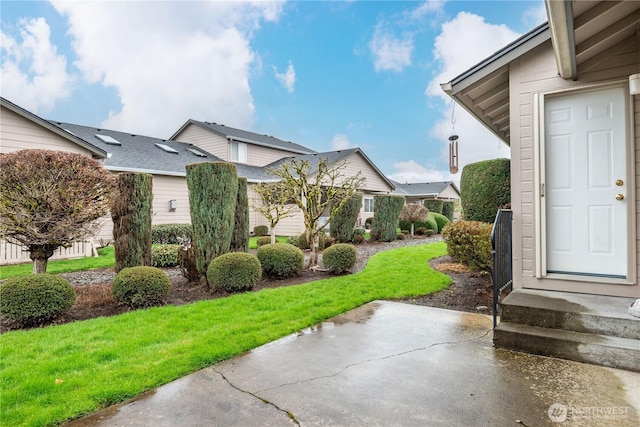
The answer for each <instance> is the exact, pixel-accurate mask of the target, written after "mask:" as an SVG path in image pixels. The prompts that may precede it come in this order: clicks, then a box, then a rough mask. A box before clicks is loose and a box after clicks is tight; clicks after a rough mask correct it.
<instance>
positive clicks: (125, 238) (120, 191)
mask: <svg viewBox="0 0 640 427" xmlns="http://www.w3.org/2000/svg"><path fill="white" fill-rule="evenodd" d="M152 182H153V176H152V175H150V174H147V173H121V174H120V175H118V176H117V178H116V183H117V193H116V196H115V197H114V198H113V203H112V204H111V219H112V220H113V240H114V247H115V252H116V266H115V271H116V273H117V272H119V271H120V270H122V269H123V268H127V267H137V266H149V265H151V207H152V203H153V191H152V185H153V184H152Z"/></svg>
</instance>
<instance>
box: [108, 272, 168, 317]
mask: <svg viewBox="0 0 640 427" xmlns="http://www.w3.org/2000/svg"><path fill="white" fill-rule="evenodd" d="M111 289H112V292H113V296H114V297H115V299H116V300H118V302H120V303H121V304H124V305H126V306H128V307H131V308H145V307H153V306H156V305H162V304H164V303H165V301H166V300H167V297H168V296H169V292H170V290H171V281H170V280H169V276H167V274H166V273H165V272H164V271H162V270H160V269H159V268H156V267H146V266H141V267H127V268H123V269H122V270H120V272H119V273H118V274H117V275H116V278H115V279H114V280H113V285H112V288H111Z"/></svg>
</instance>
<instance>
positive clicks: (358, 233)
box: [353, 227, 367, 236]
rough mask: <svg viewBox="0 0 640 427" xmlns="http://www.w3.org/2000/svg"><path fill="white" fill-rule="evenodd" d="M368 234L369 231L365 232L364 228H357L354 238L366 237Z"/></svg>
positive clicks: (354, 231) (354, 230)
mask: <svg viewBox="0 0 640 427" xmlns="http://www.w3.org/2000/svg"><path fill="white" fill-rule="evenodd" d="M366 232H367V230H365V229H364V228H362V227H356V228H354V229H353V235H354V236H364V235H365V233H366Z"/></svg>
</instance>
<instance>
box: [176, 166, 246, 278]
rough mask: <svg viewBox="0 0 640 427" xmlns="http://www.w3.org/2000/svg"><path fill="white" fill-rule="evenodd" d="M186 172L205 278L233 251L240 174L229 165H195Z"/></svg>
mask: <svg viewBox="0 0 640 427" xmlns="http://www.w3.org/2000/svg"><path fill="white" fill-rule="evenodd" d="M186 170H187V188H188V189H189V212H190V214H191V225H193V242H194V243H195V244H196V245H195V249H196V265H197V267H198V271H200V273H201V274H203V275H204V274H206V273H207V267H208V265H209V263H210V262H211V260H212V259H214V258H216V257H218V256H220V255H222V254H225V253H227V252H229V248H230V247H231V237H232V235H233V228H234V223H235V214H236V204H237V198H238V174H237V169H236V165H234V164H233V163H227V162H211V163H206V162H204V163H191V164H189V165H187V166H186Z"/></svg>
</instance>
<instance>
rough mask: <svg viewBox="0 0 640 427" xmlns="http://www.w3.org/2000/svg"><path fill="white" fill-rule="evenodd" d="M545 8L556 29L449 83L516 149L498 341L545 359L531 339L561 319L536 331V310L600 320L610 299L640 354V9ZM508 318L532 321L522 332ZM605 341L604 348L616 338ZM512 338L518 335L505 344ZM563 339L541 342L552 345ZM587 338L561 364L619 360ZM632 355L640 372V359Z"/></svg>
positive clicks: (447, 87)
mask: <svg viewBox="0 0 640 427" xmlns="http://www.w3.org/2000/svg"><path fill="white" fill-rule="evenodd" d="M545 4H546V7H547V13H548V17H549V22H548V23H546V24H543V25H541V26H539V27H537V28H535V29H533V30H532V31H531V32H529V33H527V34H525V35H524V36H522V37H521V38H520V39H518V40H516V41H515V42H513V43H511V44H509V45H508V46H506V47H505V48H503V49H502V50H500V51H498V52H496V53H495V54H493V55H492V56H491V57H489V58H487V59H486V60H484V61H482V62H481V63H479V64H477V65H476V66H474V67H472V68H470V69H469V70H467V71H465V72H464V73H462V74H461V75H459V76H458V77H456V78H454V79H453V80H451V81H450V82H449V83H446V84H443V85H442V87H443V89H444V91H445V92H446V93H447V94H449V95H450V96H451V97H453V98H454V99H455V100H456V102H458V103H459V104H460V105H461V106H463V107H464V108H465V109H466V110H467V111H469V112H470V113H471V114H473V115H474V116H475V117H476V118H477V119H478V120H479V121H480V122H481V123H483V124H484V125H485V126H486V127H487V128H488V129H489V130H490V131H491V132H493V133H494V134H495V135H496V136H497V137H498V138H500V139H501V140H502V141H504V142H505V143H506V144H508V145H510V147H511V170H512V173H511V197H512V200H511V206H512V209H513V235H512V243H513V248H512V259H513V287H514V292H512V294H511V295H509V296H508V297H507V298H506V299H505V301H504V302H503V313H502V319H501V320H502V323H501V324H500V325H499V326H498V329H497V330H496V334H495V339H497V344H498V345H505V346H514V347H515V348H520V349H524V350H528V351H534V352H543V350H536V349H534V348H533V347H534V343H535V342H537V341H538V338H539V337H540V336H543V332H544V333H545V334H546V333H547V331H546V327H545V328H542V327H541V326H543V325H548V324H550V323H553V319H554V317H553V316H554V315H553V314H549V313H547V314H546V318H545V319H546V321H547V323H544V322H543V321H541V322H539V323H536V321H535V320H534V318H535V317H536V314H535V310H536V309H539V308H545V309H548V310H553V308H552V307H558V306H563V307H565V308H567V307H569V306H570V305H568V304H566V302H567V301H569V302H572V303H574V304H573V310H578V311H579V310H581V309H579V308H578V307H587V308H588V309H589V310H593V312H594V313H595V312H597V311H598V310H601V309H602V307H604V306H606V304H608V303H609V302H611V304H612V305H617V307H618V308H617V309H616V310H615V313H616V314H615V316H617V317H614V319H615V321H613V320H611V319H610V320H609V323H611V324H617V325H624V328H622V329H625V331H626V332H624V333H623V335H624V336H626V338H625V339H627V338H630V337H631V338H633V340H632V341H631V342H625V343H623V344H621V346H623V347H624V345H627V344H629V345H631V346H635V348H636V349H638V348H640V346H639V345H638V341H637V339H639V338H640V328H638V325H639V324H638V323H637V322H636V323H634V322H633V320H636V319H635V318H633V317H631V316H630V315H628V314H626V307H625V305H626V306H627V307H628V304H629V301H630V300H629V299H627V298H640V286H639V280H640V277H639V273H640V252H639V249H638V248H639V245H638V243H640V242H639V241H638V228H639V226H640V215H639V213H640V211H639V205H638V200H637V197H638V196H637V194H638V190H639V189H640V181H639V180H638V178H637V177H638V175H637V171H640V165H638V162H640V157H638V155H637V153H638V152H637V147H638V146H640V131H639V128H638V125H639V124H640V96H638V95H637V92H633V93H631V94H630V84H629V82H630V77H637V76H634V75H635V74H636V73H639V72H640V49H639V47H640V43H639V40H640V34H639V32H638V31H639V30H638V24H639V21H640V2H637V1H623V2H591V1H580V2H577V1H553V0H547V1H545ZM584 294H592V295H600V296H603V297H602V298H597V297H589V298H587V297H586V296H585V295H584ZM606 297H614V298H610V299H607V298H606ZM621 297H627V298H621ZM578 299H579V301H578ZM516 301H518V302H517V304H516ZM561 301H564V303H561ZM514 304H515V305H514ZM563 304H564V305H563ZM505 307H506V308H509V310H506V311H505ZM567 310H568V309H567ZM585 310H587V309H584V310H582V312H581V313H583V312H584V311H585ZM569 311H570V310H569ZM509 313H521V314H522V315H521V316H520V317H521V319H520V320H521V321H523V319H524V320H526V321H525V322H524V323H527V322H528V323H527V324H525V325H520V324H518V325H515V326H514V324H511V322H513V319H512V317H511V315H510V314H509ZM524 313H526V314H524ZM507 315H509V316H510V317H509V318H507V317H506V316H507ZM563 316H564V317H563ZM576 316H577V315H576ZM612 316H614V315H613V314H612ZM569 317H571V315H562V316H559V317H558V318H569ZM578 319H581V318H580V317H578ZM628 322H631V323H628ZM578 323H580V320H578ZM583 323H584V322H583ZM528 327H533V328H535V327H538V329H540V330H537V332H535V331H532V330H526V331H525V329H526V328H528ZM543 329H544V331H543ZM516 330H518V331H520V333H521V335H520V337H517V333H512V332H514V331H516ZM522 331H524V332H522ZM573 331H578V332H580V333H586V332H589V331H585V330H581V329H580V330H579V329H574V330H573ZM632 331H633V332H632ZM536 333H537V334H538V335H536ZM599 334H600V335H599V339H600V342H603V340H602V339H601V335H610V334H605V333H604V332H599ZM507 336H511V337H512V338H513V337H515V338H513V341H512V342H510V343H508V344H507V341H508V340H509V339H511V338H509V339H508V338H506V337H507ZM617 336H618V337H620V336H622V335H617ZM557 338H558V336H551V335H544V339H545V340H547V342H548V343H554V342H556V340H557ZM609 338H610V337H609V336H607V339H609ZM589 339H590V338H588V337H584V336H580V338H579V339H577V341H579V343H578V344H576V343H573V344H571V345H570V346H569V347H565V348H564V349H562V351H564V356H563V357H569V358H574V359H577V360H585V361H592V362H595V363H603V364H605V365H613V366H616V363H618V362H612V361H611V359H612V358H611V357H609V359H608V360H607V361H605V362H602V361H597V360H595V359H589V358H584V357H585V354H586V353H591V356H590V357H592V358H596V356H595V354H596V353H598V352H599V353H601V354H604V353H607V351H604V350H602V349H601V348H594V347H593V346H591V347H589V346H588V345H587V344H585V343H587V342H589V341H588V340H589ZM589 345H591V344H589ZM553 346H554V345H553V344H549V345H548V347H550V348H551V347H553ZM583 347H584V348H585V349H586V350H585V351H583V350H582V348H583ZM547 351H548V353H544V354H550V355H557V353H558V352H556V353H553V351H551V350H547ZM562 351H560V352H559V353H562ZM576 354H577V355H576ZM607 354H610V353H607ZM581 357H582V359H581ZM632 358H633V359H634V360H635V362H633V363H635V364H636V365H635V368H636V370H640V362H639V360H640V355H639V354H638V353H634V355H633V357H632ZM633 363H632V364H631V365H622V366H621V367H626V368H628V367H629V366H634V365H633Z"/></svg>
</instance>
